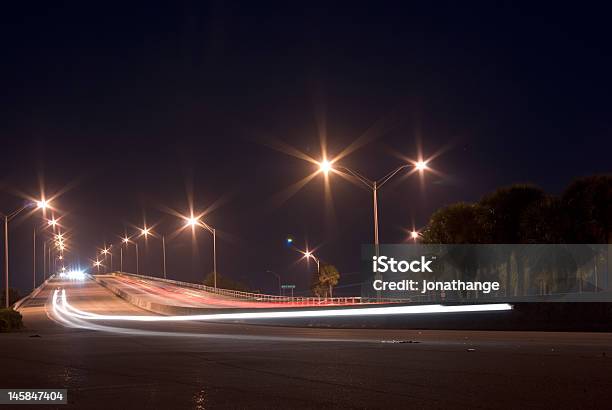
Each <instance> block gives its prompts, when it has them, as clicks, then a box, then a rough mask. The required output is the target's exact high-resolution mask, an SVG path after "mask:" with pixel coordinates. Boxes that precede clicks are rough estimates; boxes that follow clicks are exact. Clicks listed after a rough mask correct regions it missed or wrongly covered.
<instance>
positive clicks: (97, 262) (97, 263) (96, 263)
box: [93, 259, 102, 274]
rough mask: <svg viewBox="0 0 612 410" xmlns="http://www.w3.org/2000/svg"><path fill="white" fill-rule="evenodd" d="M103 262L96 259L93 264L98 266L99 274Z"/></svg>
mask: <svg viewBox="0 0 612 410" xmlns="http://www.w3.org/2000/svg"><path fill="white" fill-rule="evenodd" d="M101 264H102V263H101V262H100V261H99V260H97V259H96V261H95V262H94V263H93V266H94V267H96V268H97V269H98V274H100V265H101Z"/></svg>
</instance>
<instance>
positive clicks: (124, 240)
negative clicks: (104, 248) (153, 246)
mask: <svg viewBox="0 0 612 410" xmlns="http://www.w3.org/2000/svg"><path fill="white" fill-rule="evenodd" d="M121 241H122V242H123V243H128V242H129V241H130V238H128V237H125V238H121Z"/></svg>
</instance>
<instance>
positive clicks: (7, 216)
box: [2, 199, 49, 309]
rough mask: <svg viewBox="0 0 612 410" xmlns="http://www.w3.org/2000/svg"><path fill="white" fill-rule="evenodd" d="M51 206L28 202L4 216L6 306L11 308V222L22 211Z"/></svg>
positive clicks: (43, 202) (46, 202)
mask: <svg viewBox="0 0 612 410" xmlns="http://www.w3.org/2000/svg"><path fill="white" fill-rule="evenodd" d="M48 205H49V202H48V201H46V200H44V199H42V200H40V201H36V202H27V203H26V204H25V205H23V206H22V207H21V208H19V209H17V210H15V211H13V212H12V213H9V214H2V216H3V217H4V285H5V286H6V289H5V294H4V297H5V306H6V308H7V309H8V308H9V236H8V223H9V221H10V220H12V219H13V218H15V217H16V216H17V215H18V214H19V213H20V212H21V211H23V210H24V209H27V208H32V207H34V206H35V207H36V209H43V210H44V209H46V208H47V207H48Z"/></svg>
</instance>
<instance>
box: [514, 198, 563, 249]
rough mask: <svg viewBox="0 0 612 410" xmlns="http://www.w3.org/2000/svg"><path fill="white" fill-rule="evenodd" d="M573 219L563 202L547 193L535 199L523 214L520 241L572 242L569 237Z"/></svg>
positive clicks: (538, 242) (534, 242)
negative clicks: (569, 216)
mask: <svg viewBox="0 0 612 410" xmlns="http://www.w3.org/2000/svg"><path fill="white" fill-rule="evenodd" d="M570 226H571V220H570V219H569V218H568V215H567V212H566V210H565V207H564V204H563V202H562V201H561V200H560V199H559V198H557V197H554V196H551V195H546V196H544V197H543V198H542V199H540V200H538V201H534V202H532V203H531V205H530V206H529V207H528V208H526V209H525V210H524V211H523V213H522V216H521V220H520V225H519V237H520V242H523V243H531V244H559V243H572V242H571V239H570V238H569V237H568V231H569V227H570Z"/></svg>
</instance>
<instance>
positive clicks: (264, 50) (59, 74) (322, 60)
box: [0, 1, 612, 294]
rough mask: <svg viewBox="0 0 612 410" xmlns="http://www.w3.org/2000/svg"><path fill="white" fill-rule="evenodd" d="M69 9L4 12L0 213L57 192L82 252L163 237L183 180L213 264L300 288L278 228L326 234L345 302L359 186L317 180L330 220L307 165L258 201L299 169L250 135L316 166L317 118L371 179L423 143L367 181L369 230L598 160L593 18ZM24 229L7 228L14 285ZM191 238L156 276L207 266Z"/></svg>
mask: <svg viewBox="0 0 612 410" xmlns="http://www.w3.org/2000/svg"><path fill="white" fill-rule="evenodd" d="M53 3H55V2H53ZM81 3H82V4H78V3H77V2H73V3H71V4H70V5H66V6H59V5H56V4H53V5H50V4H45V5H39V6H36V5H35V4H34V3H31V2H27V4H26V5H24V6H23V7H21V8H20V6H15V5H11V6H4V8H3V10H2V13H0V24H1V26H0V30H1V32H0V45H1V51H2V63H1V64H0V81H1V92H0V138H1V142H2V149H1V151H0V155H1V161H0V183H1V184H2V187H1V188H2V192H1V193H0V205H1V206H0V211H2V212H8V211H10V210H12V209H14V208H15V207H17V206H18V205H19V203H20V201H21V199H19V197H18V196H15V192H16V191H22V192H27V193H29V194H31V195H36V194H37V192H38V180H39V178H44V182H45V187H46V188H45V189H46V192H47V194H53V193H55V192H58V191H60V190H62V189H64V188H65V187H70V189H69V190H68V191H67V192H66V193H64V194H63V195H62V196H60V197H59V198H58V199H57V201H56V206H57V208H59V209H58V212H59V213H61V214H66V217H65V218H64V222H65V224H66V226H67V228H68V229H69V230H70V231H71V232H72V235H73V240H72V242H71V243H72V246H73V253H72V256H73V258H77V257H79V258H80V261H81V263H82V264H87V263H89V262H88V261H89V258H91V257H92V256H93V254H94V249H95V247H96V246H101V245H102V244H103V243H104V242H105V241H106V242H111V241H115V242H116V241H117V238H116V235H118V234H120V233H122V232H123V230H124V226H128V227H129V224H130V223H131V224H141V223H142V221H143V217H144V216H146V218H147V221H148V222H149V223H150V224H152V223H159V224H158V226H157V227H156V230H157V231H158V232H160V233H170V232H172V231H173V230H175V229H176V228H177V227H178V226H179V225H180V222H179V221H178V220H177V219H176V218H174V217H172V216H170V215H168V214H167V213H165V212H163V210H162V208H163V207H164V206H167V207H171V208H174V209H177V210H180V211H186V210H187V204H188V196H187V192H189V191H192V192H193V195H194V203H195V206H196V208H197V209H198V210H204V209H206V208H207V207H209V206H210V205H211V204H213V203H215V202H216V201H218V202H220V205H219V206H218V207H217V208H216V209H215V210H214V212H211V213H210V214H209V215H207V217H206V220H207V221H208V222H209V223H210V224H211V225H213V226H216V227H217V228H218V230H219V231H220V238H219V244H218V250H219V271H220V272H221V274H227V275H229V276H231V277H232V278H234V279H238V280H242V281H245V282H247V283H249V284H250V285H251V286H252V287H254V288H258V289H262V290H266V291H273V290H274V285H275V279H274V277H273V276H272V275H271V274H269V273H266V270H268V269H271V270H274V271H276V272H278V273H280V274H281V276H282V277H283V280H284V281H285V282H288V283H296V284H297V285H298V290H302V291H305V290H306V289H307V287H308V283H309V280H310V276H309V269H310V271H312V269H314V266H312V265H311V266H310V267H308V266H306V264H304V263H298V264H295V265H292V263H293V262H294V261H297V260H298V257H299V255H298V254H297V253H295V252H292V251H291V250H288V249H287V248H285V247H284V245H283V240H284V238H285V237H286V235H287V234H292V235H294V236H295V238H296V240H297V242H298V243H299V244H303V243H304V241H305V240H306V238H307V239H308V241H309V243H310V244H311V245H317V244H322V246H321V248H320V249H319V251H318V253H319V255H320V256H321V257H322V258H323V259H325V260H328V261H330V262H331V263H334V264H336V265H337V266H338V268H339V269H340V271H341V273H342V274H343V275H344V276H343V279H342V282H341V285H342V286H344V287H342V288H341V290H340V292H344V293H349V294H350V293H356V292H358V289H359V288H358V287H351V286H350V285H351V284H353V283H357V282H359V279H360V278H359V275H358V274H356V273H354V272H356V271H357V270H358V268H359V257H360V245H361V244H362V243H369V242H370V241H371V240H372V239H371V237H372V223H371V212H372V209H371V200H370V196H369V194H368V192H367V191H365V190H362V189H359V188H357V187H356V186H353V185H351V184H350V183H347V182H346V181H344V180H342V179H341V178H338V177H333V178H332V180H331V187H332V193H333V204H334V210H335V216H333V217H330V215H329V214H328V213H327V214H326V211H325V210H326V205H325V199H324V188H323V181H322V178H319V177H318V178H315V179H313V180H312V181H311V182H310V183H309V184H308V185H307V186H306V187H305V188H303V189H302V190H300V191H299V192H297V193H296V194H295V195H293V196H292V197H291V198H289V199H288V200H287V201H286V202H284V203H283V204H280V205H279V204H276V203H274V201H273V199H274V198H275V194H277V193H279V192H281V191H283V190H285V189H286V188H288V187H289V186H290V185H291V184H292V183H294V182H296V181H297V180H299V179H301V178H303V177H305V176H307V175H308V174H310V173H311V172H313V170H314V167H313V166H312V165H311V164H309V163H307V162H304V161H302V160H299V159H296V158H294V157H291V156H289V155H286V154H284V153H282V152H279V151H277V150H274V149H272V148H270V147H269V146H267V145H266V143H265V141H267V140H269V139H274V140H280V141H283V142H285V143H287V144H289V145H291V146H293V147H296V148H297V149H299V150H300V151H302V152H305V153H307V154H308V155H311V156H313V157H316V158H319V157H320V149H319V130H318V127H317V121H319V122H320V123H325V124H326V128H327V135H328V137H327V138H328V151H329V152H330V154H331V155H333V154H337V153H339V152H340V151H341V150H342V149H343V148H344V147H346V146H348V145H349V144H350V143H351V142H352V141H355V140H357V139H358V138H359V137H360V136H362V135H367V136H370V137H371V138H370V142H369V143H368V144H367V145H365V146H363V147H361V148H360V149H359V150H357V151H355V152H353V153H352V154H351V155H349V156H347V157H345V158H343V159H342V163H343V164H344V165H347V166H350V167H353V168H355V169H357V170H359V171H360V172H362V173H364V174H366V175H368V176H370V177H371V178H379V177H381V176H383V175H384V174H386V173H387V172H388V171H390V170H391V169H393V168H395V167H397V166H398V165H401V163H402V161H401V160H400V159H399V158H397V157H396V156H394V155H393V154H392V153H393V152H398V153H401V154H403V155H405V156H408V157H412V158H414V157H416V155H417V149H416V147H417V141H418V140H419V139H420V140H421V141H422V144H423V150H424V153H425V154H426V155H430V154H433V153H435V152H438V151H439V150H442V151H443V153H442V155H440V156H439V157H437V158H436V159H435V160H434V161H433V162H432V166H433V167H434V168H435V169H437V170H439V171H440V172H441V175H440V176H435V175H428V176H427V177H426V178H425V183H424V185H423V186H421V185H420V184H419V179H418V178H407V179H401V180H398V181H396V182H395V183H393V184H390V185H389V186H387V187H385V190H383V191H382V192H381V198H380V201H381V203H380V213H381V221H380V223H381V232H380V234H381V241H382V242H400V241H402V240H404V239H405V235H406V234H405V232H404V231H403V230H402V228H409V227H411V226H412V223H413V222H414V224H415V225H416V226H417V227H422V226H423V225H424V224H425V223H426V221H427V219H428V217H429V215H430V214H431V212H432V211H433V210H435V209H436V208H438V207H440V206H443V205H445V204H448V203H451V202H455V201H460V200H465V201H474V200H477V199H478V198H480V197H481V196H482V195H483V194H485V193H486V192H488V191H490V190H492V189H494V188H495V187H498V186H500V185H506V184H510V183H515V182H532V183H535V184H538V185H540V186H542V187H543V188H544V189H546V190H548V191H549V192H551V193H558V192H560V191H561V190H562V189H563V187H564V186H565V185H567V184H568V182H569V181H571V179H572V178H575V177H578V176H583V175H589V174H594V173H604V172H609V171H610V170H611V169H610V168H611V167H610V163H611V161H610V152H612V142H611V141H612V138H611V120H610V118H611V117H610V109H611V108H612V104H611V103H610V95H612V80H611V78H612V77H611V75H610V73H612V52H611V50H610V45H609V40H610V36H609V10H602V9H598V8H590V7H589V8H587V7H585V8H580V7H578V6H577V5H574V6H572V7H571V8H570V7H568V8H563V7H562V6H561V5H560V3H556V4H554V7H551V6H550V5H549V6H546V7H544V6H543V7H541V8H537V7H535V6H533V5H530V4H528V3H527V2H526V3H525V4H524V5H523V6H516V5H511V3H510V2H494V3H495V4H489V5H486V6H483V5H479V6H475V5H474V6H472V7H470V8H466V7H465V6H464V5H461V6H460V5H445V4H444V3H442V2H420V4H418V5H416V4H413V3H410V2H398V3H388V4H386V5H385V4H383V2H371V3H359V2H350V3H346V5H343V6H333V7H332V6H329V5H326V6H323V5H322V6H316V5H314V3H311V2H307V3H304V5H303V6H297V5H294V4H292V3H294V2H289V3H291V5H288V4H283V3H267V4H266V5H264V4H263V3H264V2H244V3H243V4H240V3H230V2H211V3H204V2H195V1H194V2H185V3H180V2H167V3H166V4H165V5H163V6H158V5H155V4H153V3H156V2H149V3H142V4H140V5H130V4H128V3H129V2H123V3H118V4H119V5H111V4H110V3H108V2H101V3H97V5H90V4H86V3H89V2H81ZM490 3H493V2H490ZM41 4H43V3H41ZM57 4H59V3H57ZM11 7H16V8H11ZM190 186H192V189H191V188H189V187H190ZM35 223H40V219H39V217H38V216H36V215H35V216H33V217H30V218H28V219H18V220H15V221H14V222H13V223H12V225H11V230H10V233H11V238H12V242H11V246H12V248H11V256H12V261H11V267H12V278H13V280H14V283H16V284H17V285H18V286H19V287H20V288H22V289H23V290H25V289H27V287H28V286H30V284H31V282H32V279H31V277H32V273H31V272H32V270H31V256H30V255H31V250H32V248H31V246H32V245H31V235H32V229H33V226H34V224H35ZM197 238H198V248H197V249H198V254H197V256H193V255H192V245H191V244H192V242H191V238H190V235H189V234H188V233H187V234H182V235H180V236H178V237H176V238H173V239H172V240H170V241H169V244H168V258H169V260H168V271H169V274H170V275H171V276H172V277H176V278H179V279H186V280H198V279H200V278H202V277H203V276H204V275H205V274H206V273H207V272H209V271H210V270H211V257H210V255H211V248H210V245H211V242H210V235H208V234H207V233H206V232H203V231H202V232H199V233H198V235H197ZM40 246H41V245H40V243H39V247H40ZM144 248H145V246H144V243H143V245H141V250H142V251H143V253H146V255H143V256H142V258H141V261H142V264H141V265H142V266H141V268H142V269H141V270H146V271H147V272H150V273H152V274H156V275H157V274H160V272H161V262H160V257H159V241H157V240H150V241H149V243H148V245H147V248H148V252H145V249H144ZM132 252H133V249H132ZM115 258H116V259H115V262H117V260H118V254H116V257H115ZM128 261H129V263H128V262H126V270H130V269H131V270H133V269H134V267H133V266H131V265H133V255H130V257H129V259H128ZM40 263H42V262H41V261H39V264H40Z"/></svg>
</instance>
